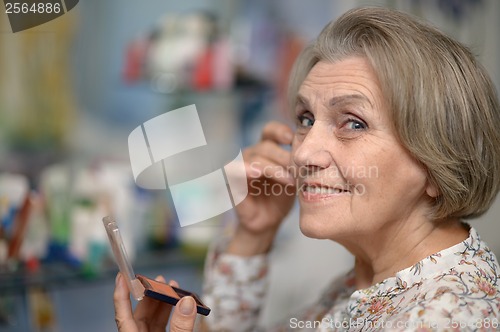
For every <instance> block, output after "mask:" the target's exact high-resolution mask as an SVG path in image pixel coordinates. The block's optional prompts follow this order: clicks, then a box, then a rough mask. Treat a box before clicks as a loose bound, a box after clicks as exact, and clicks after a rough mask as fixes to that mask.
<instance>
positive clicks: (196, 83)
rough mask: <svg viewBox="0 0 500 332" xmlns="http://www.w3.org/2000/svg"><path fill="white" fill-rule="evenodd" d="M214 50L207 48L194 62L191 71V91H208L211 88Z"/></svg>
mask: <svg viewBox="0 0 500 332" xmlns="http://www.w3.org/2000/svg"><path fill="white" fill-rule="evenodd" d="M213 63H214V50H213V48H212V47H210V46H209V47H207V48H206V49H205V50H204V52H203V53H202V54H201V55H200V57H199V58H198V61H196V63H195V66H194V71H193V89H195V90H208V89H210V88H212V86H213Z"/></svg>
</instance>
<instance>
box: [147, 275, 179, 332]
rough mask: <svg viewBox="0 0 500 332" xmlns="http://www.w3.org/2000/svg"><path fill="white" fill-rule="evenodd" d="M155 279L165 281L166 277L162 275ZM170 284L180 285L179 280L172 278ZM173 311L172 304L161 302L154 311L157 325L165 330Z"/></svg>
mask: <svg viewBox="0 0 500 332" xmlns="http://www.w3.org/2000/svg"><path fill="white" fill-rule="evenodd" d="M155 280H156V281H160V282H163V283H164V282H165V279H164V278H163V277H162V276H158V277H156V279H155ZM168 284H169V285H170V286H174V287H179V285H178V284H177V282H175V281H173V280H170V282H169V283H168ZM171 311H172V306H171V305H170V304H167V303H163V302H160V305H159V306H157V307H156V311H155V312H154V313H153V314H154V317H155V326H157V327H159V328H160V330H161V331H162V332H163V331H165V327H166V326H167V323H168V321H169V318H170V312H171Z"/></svg>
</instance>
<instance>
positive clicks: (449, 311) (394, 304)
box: [204, 228, 500, 332]
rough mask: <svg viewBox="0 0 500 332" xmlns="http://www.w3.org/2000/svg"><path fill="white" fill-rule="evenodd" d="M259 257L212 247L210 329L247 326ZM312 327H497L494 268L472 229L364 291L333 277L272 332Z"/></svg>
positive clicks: (254, 303)
mask: <svg viewBox="0 0 500 332" xmlns="http://www.w3.org/2000/svg"><path fill="white" fill-rule="evenodd" d="M267 268H268V262H267V257H266V256H254V257H250V258H242V257H238V256H232V255H228V254H221V253H220V251H218V250H214V251H212V253H211V255H209V259H208V261H207V266H206V273H205V284H204V299H205V301H206V303H207V305H208V306H209V307H211V308H212V312H211V314H210V316H209V317H208V318H207V320H206V321H205V325H206V326H205V328H207V329H209V330H210V331H231V332H232V331H255V330H258V329H257V327H256V326H255V325H256V321H257V318H258V315H259V309H260V308H261V306H262V305H263V303H264V300H265V298H264V297H265V294H266V287H267V282H266V280H267V278H266V275H267ZM272 330H273V331H287V330H293V331H297V330H316V331H379V330H388V331H500V268H499V265H498V261H497V259H496V257H495V255H494V254H493V253H492V252H491V251H490V250H489V249H488V247H487V246H486V244H485V243H484V242H482V241H481V239H480V238H479V235H478V234H477V232H476V230H475V229H474V228H471V229H470V234H469V237H468V238H467V239H466V240H464V241H463V242H461V243H459V244H457V245H454V246H452V247H450V248H448V249H445V250H443V251H440V252H438V253H436V254H434V255H431V256H429V257H427V258H425V259H423V260H422V261H420V262H418V263H417V264H415V265H414V266H412V267H409V268H407V269H405V270H402V271H400V272H398V273H396V275H395V276H394V277H391V278H388V279H386V280H384V281H382V282H380V283H378V284H375V285H373V286H371V287H369V288H367V289H361V290H356V289H355V287H354V274H353V273H352V272H350V273H349V274H348V275H347V276H345V277H343V278H340V279H337V280H335V281H334V282H333V283H331V285H330V286H329V287H328V289H327V290H326V291H325V292H324V294H323V296H322V297H321V298H320V299H319V301H317V302H316V303H315V304H314V305H313V306H311V307H309V308H307V309H306V310H304V311H303V312H302V313H300V314H298V315H293V316H292V318H290V319H289V320H288V321H286V322H284V323H283V324H281V325H279V326H277V327H275V328H274V329H272Z"/></svg>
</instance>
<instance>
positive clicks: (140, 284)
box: [102, 216, 210, 316]
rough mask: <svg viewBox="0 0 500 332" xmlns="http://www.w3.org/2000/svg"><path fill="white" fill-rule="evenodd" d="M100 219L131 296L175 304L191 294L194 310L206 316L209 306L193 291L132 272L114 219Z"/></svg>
mask: <svg viewBox="0 0 500 332" xmlns="http://www.w3.org/2000/svg"><path fill="white" fill-rule="evenodd" d="M102 221H103V224H104V227H105V228H106V233H107V234H108V238H109V243H110V244H111V249H112V251H113V255H114V256H115V260H116V263H117V264H118V267H119V268H120V272H121V273H122V275H123V277H124V278H125V280H126V282H127V286H128V289H129V291H130V294H132V297H134V298H135V299H136V300H137V301H140V300H142V299H143V298H144V296H147V297H150V298H153V299H156V300H158V301H162V302H166V303H168V304H171V305H173V306H175V305H176V304H177V302H179V300H180V299H181V298H183V297H184V296H191V297H192V298H193V299H194V300H195V301H196V310H197V312H198V313H199V314H201V315H205V316H207V315H208V314H209V313H210V308H209V307H207V306H206V305H205V304H203V302H202V301H201V299H200V298H199V297H198V295H196V294H195V293H192V292H189V291H186V290H184V289H181V288H178V287H173V286H170V285H168V284H166V283H163V282H159V281H156V280H153V279H150V278H148V277H146V276H143V275H139V274H138V275H136V274H134V270H133V269H132V265H131V264H130V262H129V261H128V257H127V252H126V250H125V246H124V245H123V240H122V237H121V234H120V230H119V229H118V225H117V223H116V221H115V220H114V219H113V218H112V217H110V216H107V217H104V218H103V219H102Z"/></svg>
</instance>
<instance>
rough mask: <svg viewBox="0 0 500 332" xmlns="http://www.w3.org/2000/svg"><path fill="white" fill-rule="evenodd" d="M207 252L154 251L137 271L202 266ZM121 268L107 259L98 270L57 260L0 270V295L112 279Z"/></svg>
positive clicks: (139, 262)
mask: <svg viewBox="0 0 500 332" xmlns="http://www.w3.org/2000/svg"><path fill="white" fill-rule="evenodd" d="M203 261H204V256H203V255H187V254H186V253H185V252H184V251H182V250H181V249H170V250H162V251H150V252H147V253H144V254H142V255H140V259H139V258H138V259H136V260H135V262H134V263H133V265H134V270H135V272H136V273H141V274H142V273H144V274H146V273H147V271H148V270H152V269H157V268H172V269H175V268H182V267H199V268H200V270H201V269H202V266H203ZM117 272H118V267H116V265H115V264H114V262H112V261H110V260H107V261H106V262H104V264H103V267H102V268H101V269H100V270H98V271H92V270H89V269H86V268H85V267H84V266H82V267H78V268H75V267H71V266H69V264H67V263H62V262H53V263H46V264H42V265H41V267H40V268H39V269H38V270H37V271H36V272H31V271H28V270H27V269H26V268H24V267H21V268H19V269H17V270H16V271H14V272H11V271H5V270H0V294H6V293H11V294H16V293H22V292H24V291H25V290H26V289H28V288H31V287H44V288H51V287H61V286H78V285H83V284H92V283H98V282H99V281H104V280H110V279H113V278H114V277H115V276H116V273H117Z"/></svg>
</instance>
